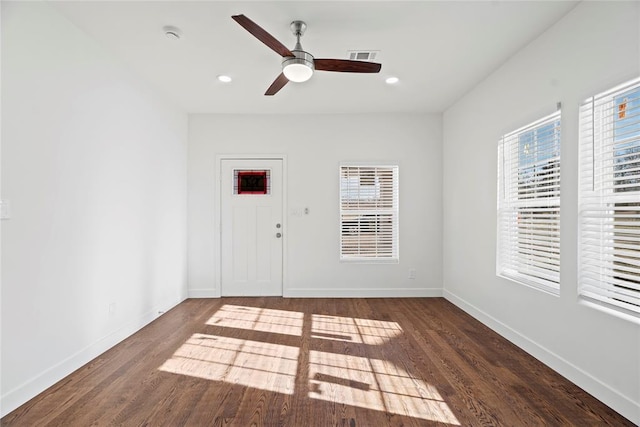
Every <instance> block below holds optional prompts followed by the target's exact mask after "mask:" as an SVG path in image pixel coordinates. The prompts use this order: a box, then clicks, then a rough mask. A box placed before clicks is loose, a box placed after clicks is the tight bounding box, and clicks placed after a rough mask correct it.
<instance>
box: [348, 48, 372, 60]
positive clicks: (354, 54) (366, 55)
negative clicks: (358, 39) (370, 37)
mask: <svg viewBox="0 0 640 427" xmlns="http://www.w3.org/2000/svg"><path fill="white" fill-rule="evenodd" d="M379 53H380V51H379V50H348V51H347V56H348V57H349V59H351V60H354V61H374V60H375V59H376V57H377V56H378V54H379Z"/></svg>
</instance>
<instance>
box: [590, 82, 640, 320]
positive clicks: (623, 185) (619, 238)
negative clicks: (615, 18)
mask: <svg viewBox="0 0 640 427" xmlns="http://www.w3.org/2000/svg"><path fill="white" fill-rule="evenodd" d="M632 94H633V95H634V96H636V98H632V100H633V101H635V103H636V104H637V105H636V106H635V107H631V108H630V109H629V110H631V109H633V112H631V111H629V110H627V102H628V101H627V99H626V98H625V99H623V100H622V102H621V103H620V104H619V103H618V99H621V98H623V97H624V96H625V95H627V96H631V95H632ZM622 104H624V107H622ZM629 112H631V117H630V118H634V120H633V121H632V122H631V124H623V125H622V127H628V126H630V127H631V135H629V134H627V135H624V133H623V135H624V136H623V137H621V138H620V139H617V138H618V136H619V135H618V130H619V129H618V128H617V123H618V121H619V120H625V119H627V116H626V115H627V114H628V113H629ZM579 119H580V135H579V150H580V160H579V171H580V176H579V192H578V193H579V194H578V202H579V221H578V237H579V241H578V272H579V273H578V295H579V297H580V298H581V299H583V300H584V301H586V302H593V303H595V304H598V305H601V306H603V307H605V308H607V309H610V310H613V313H619V314H623V315H630V316H631V317H632V318H635V319H636V320H637V319H640V278H639V279H630V278H629V277H637V276H639V275H640V265H635V266H634V265H633V264H639V263H640V171H639V169H640V165H639V164H638V163H640V160H639V158H640V78H636V79H633V80H630V81H627V82H625V83H623V84H621V85H618V86H615V87H613V88H611V89H609V90H606V91H603V92H600V93H598V94H596V95H594V96H592V97H589V98H587V99H586V100H585V101H584V102H583V103H582V104H581V105H580V114H579ZM636 128H638V129H637V130H636ZM636 222H638V223H639V224H638V225H636V224H634V223H636ZM621 223H622V224H621ZM636 233H637V234H636ZM634 240H637V241H634ZM624 276H626V277H624ZM633 288H635V289H633ZM632 301H633V302H632Z"/></svg>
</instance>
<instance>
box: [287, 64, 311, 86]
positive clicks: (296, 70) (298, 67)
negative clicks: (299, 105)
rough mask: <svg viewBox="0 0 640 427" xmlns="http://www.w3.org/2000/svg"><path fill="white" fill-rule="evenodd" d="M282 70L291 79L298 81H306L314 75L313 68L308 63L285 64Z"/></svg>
mask: <svg viewBox="0 0 640 427" xmlns="http://www.w3.org/2000/svg"><path fill="white" fill-rule="evenodd" d="M282 72H283V73H284V76H285V77H286V78H287V79H288V80H289V81H292V82H296V83H301V82H306V81H307V80H309V79H310V78H311V76H312V75H313V70H312V69H311V68H309V66H308V65H306V64H289V65H285V67H284V69H283V70H282Z"/></svg>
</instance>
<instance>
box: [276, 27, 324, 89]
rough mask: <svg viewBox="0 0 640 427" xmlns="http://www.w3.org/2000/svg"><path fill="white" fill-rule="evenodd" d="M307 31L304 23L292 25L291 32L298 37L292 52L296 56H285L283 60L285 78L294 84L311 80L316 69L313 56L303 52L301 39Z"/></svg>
mask: <svg viewBox="0 0 640 427" xmlns="http://www.w3.org/2000/svg"><path fill="white" fill-rule="evenodd" d="M306 29H307V24H305V23H304V22H303V21H293V22H292V23H291V32H292V33H293V35H294V36H296V39H297V42H296V46H295V47H294V48H293V49H292V50H291V53H293V54H294V55H295V56H294V57H291V56H285V57H284V58H282V72H283V73H284V75H285V77H286V78H287V79H289V81H292V82H296V83H299V82H304V81H307V80H309V79H310V78H311V76H312V75H313V71H314V70H315V69H316V68H315V65H314V63H313V55H311V54H310V53H309V52H305V51H304V50H302V44H300V37H302V35H303V34H304V32H305V30H306Z"/></svg>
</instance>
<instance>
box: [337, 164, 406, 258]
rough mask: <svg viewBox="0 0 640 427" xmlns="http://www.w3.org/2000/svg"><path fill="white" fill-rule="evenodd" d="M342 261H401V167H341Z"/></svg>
mask: <svg viewBox="0 0 640 427" xmlns="http://www.w3.org/2000/svg"><path fill="white" fill-rule="evenodd" d="M340 259H341V260H343V261H364V262H396V261H398V166H370V165H367V166H360V165H341V166H340Z"/></svg>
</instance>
